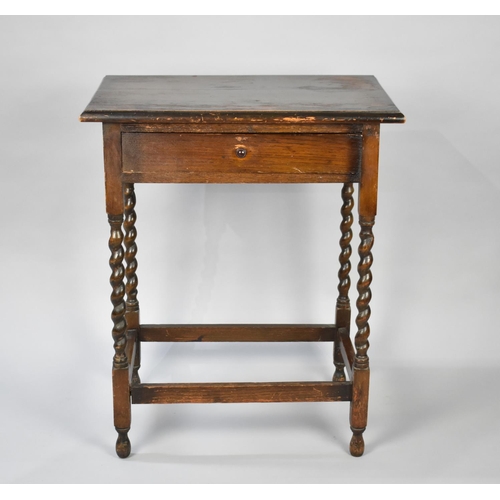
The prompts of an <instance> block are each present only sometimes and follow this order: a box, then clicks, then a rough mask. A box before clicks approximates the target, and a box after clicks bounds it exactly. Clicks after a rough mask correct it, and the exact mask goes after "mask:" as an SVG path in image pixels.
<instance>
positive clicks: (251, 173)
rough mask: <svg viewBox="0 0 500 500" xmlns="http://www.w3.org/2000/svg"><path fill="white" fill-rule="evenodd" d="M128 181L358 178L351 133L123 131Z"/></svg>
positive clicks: (357, 142) (357, 146)
mask: <svg viewBox="0 0 500 500" xmlns="http://www.w3.org/2000/svg"><path fill="white" fill-rule="evenodd" d="M122 158H123V178H124V180H125V181H127V182H215V183H230V182H238V183H240V182H259V183H272V182H297V183H299V182H348V181H355V180H357V178H358V172H359V166H360V159H361V136H360V135H355V134H246V135H238V134H199V133H124V134H122Z"/></svg>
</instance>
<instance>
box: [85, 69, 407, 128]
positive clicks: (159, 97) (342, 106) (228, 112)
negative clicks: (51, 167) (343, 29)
mask: <svg viewBox="0 0 500 500" xmlns="http://www.w3.org/2000/svg"><path fill="white" fill-rule="evenodd" d="M80 119H81V121H94V122H95V121H97V122H121V123H127V122H128V123H134V122H141V123H147V122H149V123H158V122H171V121H180V122H182V121H186V122H204V123H210V122H234V121H236V122H238V121H250V122H266V121H269V122H276V123H283V122H285V123H294V122H306V123H315V122H318V121H323V120H326V121H357V120H358V121H359V120H364V121H370V120H375V121H378V122H402V121H404V116H403V115H402V113H401V112H400V111H399V110H398V108H397V107H396V106H395V105H394V103H393V102H392V100H391V99H390V98H389V96H388V95H387V94H386V93H385V91H384V90H383V88H382V87H381V86H380V84H379V83H378V81H377V79H376V78H375V77H374V76H366V75H343V76H332V75H323V76H308V75H300V76H272V75H265V76H106V77H105V78H104V80H103V81H102V83H101V85H100V87H99V89H98V90H97V92H96V93H95V95H94V97H93V98H92V100H91V102H90V103H89V105H88V106H87V108H86V109H85V111H84V112H83V113H82V115H81V117H80Z"/></svg>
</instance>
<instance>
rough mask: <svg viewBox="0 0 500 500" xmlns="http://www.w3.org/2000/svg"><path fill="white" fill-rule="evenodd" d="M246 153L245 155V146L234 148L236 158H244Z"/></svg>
mask: <svg viewBox="0 0 500 500" xmlns="http://www.w3.org/2000/svg"><path fill="white" fill-rule="evenodd" d="M246 155H247V150H246V148H236V156H237V157H238V158H245V156H246Z"/></svg>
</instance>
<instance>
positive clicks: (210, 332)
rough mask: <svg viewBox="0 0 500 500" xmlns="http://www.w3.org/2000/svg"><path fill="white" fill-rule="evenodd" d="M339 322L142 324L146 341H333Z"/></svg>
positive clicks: (142, 334) (142, 331) (141, 337)
mask: <svg viewBox="0 0 500 500" xmlns="http://www.w3.org/2000/svg"><path fill="white" fill-rule="evenodd" d="M335 334H336V327H335V325H272V324H271V325H257V324H253V325H243V324H241V325H141V327H140V333H139V338H140V340H141V341H143V342H328V341H329V342H332V341H333V340H334V338H335Z"/></svg>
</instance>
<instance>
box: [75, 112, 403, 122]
mask: <svg viewBox="0 0 500 500" xmlns="http://www.w3.org/2000/svg"><path fill="white" fill-rule="evenodd" d="M79 120H80V121H81V122H104V123H325V122H329V123H332V122H333V123H344V122H378V123H404V122H405V116H404V115H403V114H402V113H401V112H394V113H377V112H373V113H369V112H368V113H362V114H360V113H352V112H350V113H347V112H346V113H342V112H339V111H336V112H335V113H333V114H332V113H329V112H318V111H309V112H308V111H302V112H301V113H297V112H290V113H287V112H286V111H281V112H279V113H275V112H269V113H262V112H259V113H244V112H235V113H207V112H196V111H189V112H173V111H168V112H157V111H148V112H144V113H138V112H132V111H129V112H127V111H111V110H101V111H84V112H83V113H82V114H81V115H80V117H79Z"/></svg>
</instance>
